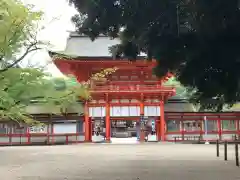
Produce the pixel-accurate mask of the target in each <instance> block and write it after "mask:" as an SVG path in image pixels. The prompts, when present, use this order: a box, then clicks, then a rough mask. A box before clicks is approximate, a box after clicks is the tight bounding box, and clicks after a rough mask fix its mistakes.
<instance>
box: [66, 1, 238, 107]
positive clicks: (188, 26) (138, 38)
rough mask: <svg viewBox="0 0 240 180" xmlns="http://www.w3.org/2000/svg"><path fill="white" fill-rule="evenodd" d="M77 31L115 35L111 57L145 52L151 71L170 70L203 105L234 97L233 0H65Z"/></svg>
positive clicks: (218, 104) (235, 17) (132, 56)
mask: <svg viewBox="0 0 240 180" xmlns="http://www.w3.org/2000/svg"><path fill="white" fill-rule="evenodd" d="M70 2H71V3H73V4H74V5H75V7H76V9H77V10H78V12H79V15H77V16H74V17H73V21H74V22H75V24H76V27H77V29H78V31H79V32H80V33H84V34H87V35H88V36H89V37H90V38H91V39H93V40H94V39H95V38H96V37H97V36H98V35H100V34H106V35H108V36H110V37H120V39H121V44H119V45H117V46H115V47H114V48H113V50H114V52H115V53H116V55H117V56H126V57H128V58H130V59H136V57H137V55H138V54H139V52H145V53H146V54H147V55H148V59H149V60H151V59H152V58H155V59H157V60H158V62H159V63H158V66H157V67H156V68H155V69H154V73H155V74H156V75H158V76H160V77H161V76H163V75H165V74H166V73H167V72H168V71H170V72H172V73H173V74H175V76H176V78H177V79H178V80H179V81H180V82H181V84H183V85H184V86H190V87H193V88H196V89H197V92H196V95H195V99H196V101H197V102H198V103H201V104H202V105H203V106H205V108H212V109H215V110H221V109H222V108H223V105H224V104H229V105H231V104H233V103H235V102H236V101H238V100H239V99H240V85H239V82H240V71H239V67H240V61H239V59H240V51H239V46H240V35H239V32H240V10H239V7H240V6H239V0H232V1H226V0H211V1H209V0H70Z"/></svg>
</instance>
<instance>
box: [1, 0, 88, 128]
mask: <svg viewBox="0 0 240 180" xmlns="http://www.w3.org/2000/svg"><path fill="white" fill-rule="evenodd" d="M41 15H42V13H41V12H36V11H33V10H32V7H31V6H25V5H23V3H22V2H21V1H18V0H0V97H1V98H0V118H1V119H3V120H6V119H9V120H14V121H18V122H25V123H28V124H30V123H37V122H36V121H34V120H33V119H32V118H31V115H30V114H28V113H27V111H26V107H27V106H29V105H31V103H32V102H41V103H42V105H43V106H49V107H53V106H54V107H56V106H58V107H59V108H61V109H62V112H65V110H66V109H67V108H68V107H69V106H70V105H74V103H77V100H79V98H82V99H87V98H88V97H89V93H88V89H87V88H88V87H87V86H83V85H81V84H79V83H75V84H74V85H71V86H69V85H67V83H66V80H65V79H58V80H55V79H53V78H52V77H51V76H49V75H47V74H46V73H44V72H43V71H42V69H37V68H35V69H34V68H20V67H18V63H19V62H20V61H22V60H23V59H24V58H25V57H26V56H27V55H28V54H29V53H31V52H33V51H36V50H38V49H41V48H42V45H44V44H43V43H42V42H40V41H38V40H37V32H38V30H39V28H38V22H39V20H40V19H41ZM59 84H63V85H64V87H62V88H61V90H59V89H58V88H57V86H59Z"/></svg>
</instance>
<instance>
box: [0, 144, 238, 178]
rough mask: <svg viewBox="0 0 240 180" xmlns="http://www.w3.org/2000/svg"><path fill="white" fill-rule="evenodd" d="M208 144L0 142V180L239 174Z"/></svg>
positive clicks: (234, 175) (200, 176) (217, 176)
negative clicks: (41, 144)
mask: <svg viewBox="0 0 240 180" xmlns="http://www.w3.org/2000/svg"><path fill="white" fill-rule="evenodd" d="M229 148H230V151H229V154H230V155H229V158H230V160H229V161H228V162H224V161H223V160H222V159H223V158H222V157H221V158H219V159H217V158H216V157H215V147H214V146H212V145H180V144H142V145H141V144H140V145H111V144H109V145H105V144H94V145H93V144H80V145H69V146H51V147H2V148H0V174H1V178H0V179H1V180H90V179H91V180H203V179H204V180H227V179H228V180H235V179H237V180H240V168H237V167H236V166H235V165H234V160H233V147H229Z"/></svg>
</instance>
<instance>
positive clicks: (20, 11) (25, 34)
mask: <svg viewBox="0 0 240 180" xmlns="http://www.w3.org/2000/svg"><path fill="white" fill-rule="evenodd" d="M41 16H42V13H41V12H35V11H32V10H31V7H30V6H29V7H27V6H24V5H23V3H22V2H21V1H19V0H0V64H1V71H5V70H6V69H7V68H9V67H13V66H14V65H16V64H17V63H18V62H20V61H21V60H22V59H23V58H24V57H25V56H26V55H27V54H28V53H29V52H31V51H35V50H37V49H39V48H38V47H37V45H38V44H39V42H38V41H37V40H36V31H37V22H38V21H39V20H40V19H41ZM23 50H25V51H24V53H23V54H22V51H23ZM17 57H18V58H17Z"/></svg>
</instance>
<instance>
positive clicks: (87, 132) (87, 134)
mask: <svg viewBox="0 0 240 180" xmlns="http://www.w3.org/2000/svg"><path fill="white" fill-rule="evenodd" d="M84 122H85V124H84V127H85V142H90V123H89V109H88V104H87V102H85V106H84Z"/></svg>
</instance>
